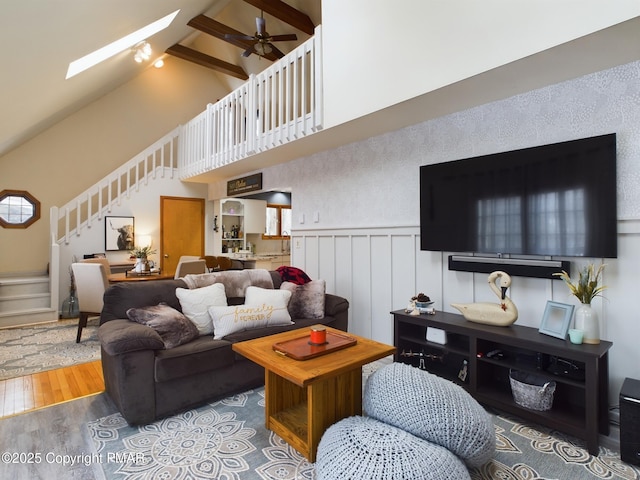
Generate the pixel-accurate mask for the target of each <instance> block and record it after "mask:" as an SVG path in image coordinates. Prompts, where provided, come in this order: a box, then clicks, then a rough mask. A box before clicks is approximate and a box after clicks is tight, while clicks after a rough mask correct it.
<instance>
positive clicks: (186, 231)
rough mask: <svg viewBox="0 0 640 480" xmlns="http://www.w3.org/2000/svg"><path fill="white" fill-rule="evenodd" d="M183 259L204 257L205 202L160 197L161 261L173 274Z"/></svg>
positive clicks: (163, 269)
mask: <svg viewBox="0 0 640 480" xmlns="http://www.w3.org/2000/svg"><path fill="white" fill-rule="evenodd" d="M182 255H197V256H199V257H200V256H202V255H204V199H202V198H183V197H160V258H161V268H162V271H163V272H166V273H171V274H173V273H175V271H176V267H177V266H178V260H179V259H180V256H182Z"/></svg>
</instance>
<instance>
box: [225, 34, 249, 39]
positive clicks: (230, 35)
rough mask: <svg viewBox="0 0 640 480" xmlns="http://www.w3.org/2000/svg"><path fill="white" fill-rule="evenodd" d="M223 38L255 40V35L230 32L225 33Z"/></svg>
mask: <svg viewBox="0 0 640 480" xmlns="http://www.w3.org/2000/svg"><path fill="white" fill-rule="evenodd" d="M224 38H226V39H227V40H255V37H252V36H251V35H233V34H231V33H227V34H225V36H224Z"/></svg>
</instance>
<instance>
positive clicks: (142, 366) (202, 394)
mask: <svg viewBox="0 0 640 480" xmlns="http://www.w3.org/2000/svg"><path fill="white" fill-rule="evenodd" d="M270 275H271V277H272V280H273V284H274V288H279V287H280V285H281V283H282V278H281V277H280V274H279V273H278V272H270ZM178 287H180V288H187V284H186V283H185V281H184V280H182V279H178V280H157V281H147V282H124V283H118V284H114V285H112V286H111V287H109V289H107V291H106V292H105V295H104V308H103V310H102V313H101V316H100V328H99V338H100V343H101V348H102V369H103V372H104V380H105V385H106V391H107V393H108V395H109V396H110V397H111V399H112V400H113V401H114V402H115V404H116V405H117V407H118V409H119V410H120V412H121V413H122V415H123V417H124V418H125V419H126V420H127V422H128V423H130V424H146V423H149V422H151V421H153V420H154V419H157V418H161V417H164V416H167V415H170V414H173V413H176V412H179V411H182V410H185V409H187V408H191V407H194V406H197V405H199V404H202V403H205V402H208V401H214V400H217V399H220V398H223V397H225V396H228V395H230V394H234V393H238V392H241V391H245V390H247V389H250V388H255V387H258V386H260V385H263V384H264V370H263V368H262V367H260V366H258V365H256V364H255V363H253V362H251V361H249V360H246V359H245V358H244V357H242V356H240V355H237V354H236V353H235V352H234V351H233V350H232V348H231V345H232V344H233V343H234V342H239V341H242V340H248V339H252V338H257V337H262V336H265V335H272V334H275V333H279V332H283V331H286V330H292V329H296V328H305V327H309V326H311V325H315V324H319V323H321V324H325V325H328V326H330V327H334V328H337V329H340V330H343V331H347V326H348V309H349V303H348V301H347V300H346V299H344V298H342V297H339V296H336V295H331V294H325V316H324V318H322V319H305V318H294V319H292V320H293V321H294V324H293V325H284V326H271V327H266V328H259V329H254V330H246V331H243V332H238V333H233V334H230V335H228V336H226V337H224V338H223V339H221V340H214V338H213V335H201V336H199V337H198V338H196V339H195V340H192V341H190V342H188V343H185V344H183V345H180V346H177V347H175V348H171V349H168V350H167V349H165V348H164V343H163V341H162V338H161V337H160V336H159V335H158V333H156V331H155V330H154V329H152V328H150V327H148V326H146V325H142V324H139V323H135V322H132V321H130V320H128V318H127V313H126V312H127V310H128V309H129V308H141V307H146V306H152V305H157V304H159V303H161V302H164V303H166V304H167V305H169V306H171V307H173V308H175V309H177V310H180V311H181V307H180V302H179V300H178V298H177V296H176V288H178ZM227 302H228V304H229V305H241V304H243V303H244V298H243V297H232V298H229V297H228V298H227Z"/></svg>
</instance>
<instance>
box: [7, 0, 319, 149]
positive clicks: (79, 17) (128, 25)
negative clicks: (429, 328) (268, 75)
mask: <svg viewBox="0 0 640 480" xmlns="http://www.w3.org/2000/svg"><path fill="white" fill-rule="evenodd" d="M320 3H321V0H166V1H162V2H158V1H157V0H135V1H134V2H132V1H130V0H91V1H86V0H65V1H64V2H53V1H51V0H29V1H24V2H22V1H15V2H14V1H11V2H5V5H3V12H2V14H1V15H0V42H2V44H3V45H5V46H6V48H4V49H2V52H0V66H1V73H0V112H1V114H0V156H2V155H4V154H5V153H7V152H8V151H10V150H11V149H13V148H15V147H17V146H18V145H20V144H22V143H23V142H25V141H27V140H29V139H30V138H32V137H34V136H35V135H37V134H38V133H40V132H42V131H44V130H45V129H46V128H49V127H50V126H52V125H54V124H55V123H56V122H59V121H60V120H62V119H63V118H65V117H66V116H68V115H70V114H72V113H73V112H75V111H77V110H78V109H80V108H82V107H84V106H86V105H87V104H89V103H90V102H92V101H94V100H96V99H98V98H99V97H101V96H103V95H105V94H107V93H109V92H110V91H112V90H114V89H116V88H118V87H119V86H120V85H122V84H124V83H126V82H128V81H130V80H131V79H132V78H134V77H135V76H136V75H139V74H140V73H141V72H143V70H144V69H145V68H153V67H152V66H151V65H150V64H149V63H145V64H137V63H135V62H134V61H133V56H132V54H131V51H129V50H127V51H123V52H121V53H119V54H117V55H115V56H113V57H111V58H110V59H108V60H106V61H104V62H102V63H101V64H99V65H97V66H95V67H93V68H91V69H89V70H87V71H85V72H83V73H81V74H79V75H77V76H75V77H73V78H71V79H69V80H65V75H66V71H67V67H68V65H69V63H70V62H71V61H73V60H76V59H77V58H80V57H82V56H84V55H86V54H88V53H90V52H92V51H94V50H96V49H98V48H101V47H103V46H104V45H107V44H109V43H111V42H113V41H115V40H117V39H119V38H121V37H123V36H125V35H128V34H130V33H132V32H133V31H136V30H138V29H140V28H142V27H144V26H146V25H147V24H149V23H151V22H153V21H155V20H157V19H159V18H161V17H163V16H165V15H167V14H169V13H171V12H173V11H174V10H177V9H180V13H179V14H178V16H177V17H176V19H175V20H174V21H173V23H172V24H171V25H170V26H169V27H168V28H167V29H165V30H163V31H162V32H159V33H157V34H156V35H154V36H153V37H151V38H150V39H148V41H149V43H150V44H151V46H152V48H153V51H154V54H153V56H152V59H153V60H155V59H157V58H159V57H161V56H165V57H166V55H167V54H170V55H171V56H172V57H178V58H180V60H179V61H190V62H194V63H196V64H198V65H200V66H201V68H207V69H210V70H211V71H213V72H216V75H217V76H218V78H219V81H220V82H221V83H223V84H224V85H225V86H227V87H228V88H229V91H231V90H233V89H234V88H236V87H237V86H238V85H239V84H240V83H241V82H242V81H243V80H244V79H245V78H247V76H248V75H250V74H252V73H258V72H259V71H261V70H263V69H264V68H266V67H267V66H269V65H271V64H272V61H273V60H275V59H277V57H276V56H275V55H273V54H271V55H267V56H266V57H265V58H262V57H258V56H257V55H250V56H249V57H243V56H242V53H243V52H245V51H246V50H248V49H250V48H252V46H253V43H254V42H253V41H249V40H244V39H238V38H231V39H230V38H225V35H226V34H227V33H229V34H233V35H247V36H253V35H254V34H255V33H256V17H260V16H261V11H264V13H263V16H264V19H265V22H266V30H267V31H268V32H269V34H270V35H274V36H275V35H282V34H295V35H296V37H297V40H296V41H282V42H277V43H275V42H274V46H276V45H277V49H278V50H281V51H282V52H283V53H285V54H286V53H288V52H289V51H291V50H293V49H294V48H295V47H296V46H297V45H299V44H300V43H302V42H304V41H305V40H307V39H308V38H309V37H310V35H312V33H313V26H316V25H318V24H320V23H321V18H320ZM165 52H166V53H165Z"/></svg>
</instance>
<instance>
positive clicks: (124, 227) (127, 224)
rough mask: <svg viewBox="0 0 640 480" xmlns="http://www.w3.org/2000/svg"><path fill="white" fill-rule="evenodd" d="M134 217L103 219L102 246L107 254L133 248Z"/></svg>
mask: <svg viewBox="0 0 640 480" xmlns="http://www.w3.org/2000/svg"><path fill="white" fill-rule="evenodd" d="M134 239H135V218H134V217H104V245H105V250H106V251H108V252H113V251H123V250H124V251H126V250H132V249H133V247H134V246H135V240H134Z"/></svg>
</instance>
